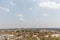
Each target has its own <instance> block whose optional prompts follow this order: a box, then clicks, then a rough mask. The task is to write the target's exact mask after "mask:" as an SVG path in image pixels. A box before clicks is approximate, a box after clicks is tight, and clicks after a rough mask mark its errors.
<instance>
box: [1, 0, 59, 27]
mask: <svg viewBox="0 0 60 40" xmlns="http://www.w3.org/2000/svg"><path fill="white" fill-rule="evenodd" d="M0 28H60V0H0Z"/></svg>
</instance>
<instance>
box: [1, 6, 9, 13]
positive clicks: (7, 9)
mask: <svg viewBox="0 0 60 40" xmlns="http://www.w3.org/2000/svg"><path fill="white" fill-rule="evenodd" d="M0 9H2V10H4V11H6V12H10V9H9V8H4V7H0Z"/></svg>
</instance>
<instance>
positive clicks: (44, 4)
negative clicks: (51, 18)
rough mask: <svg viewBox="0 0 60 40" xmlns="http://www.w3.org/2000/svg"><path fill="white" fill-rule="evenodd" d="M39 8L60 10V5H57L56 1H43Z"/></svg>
mask: <svg viewBox="0 0 60 40" xmlns="http://www.w3.org/2000/svg"><path fill="white" fill-rule="evenodd" d="M39 6H40V7H42V8H56V9H59V8H60V3H57V2H55V1H42V2H41V3H39Z"/></svg>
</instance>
